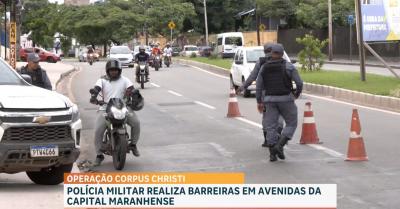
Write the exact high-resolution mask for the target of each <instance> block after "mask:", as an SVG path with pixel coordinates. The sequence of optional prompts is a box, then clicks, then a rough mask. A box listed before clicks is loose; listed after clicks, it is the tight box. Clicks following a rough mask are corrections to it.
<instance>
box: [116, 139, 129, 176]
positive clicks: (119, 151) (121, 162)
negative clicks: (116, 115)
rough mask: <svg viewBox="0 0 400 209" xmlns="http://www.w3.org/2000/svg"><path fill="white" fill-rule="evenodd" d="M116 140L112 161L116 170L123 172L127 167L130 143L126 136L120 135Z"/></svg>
mask: <svg viewBox="0 0 400 209" xmlns="http://www.w3.org/2000/svg"><path fill="white" fill-rule="evenodd" d="M116 137H118V139H115V150H114V151H113V155H112V159H113V164H114V168H115V169H116V170H122V169H124V166H125V160H126V153H127V152H128V141H127V138H126V135H125V134H119V135H117V136H116Z"/></svg>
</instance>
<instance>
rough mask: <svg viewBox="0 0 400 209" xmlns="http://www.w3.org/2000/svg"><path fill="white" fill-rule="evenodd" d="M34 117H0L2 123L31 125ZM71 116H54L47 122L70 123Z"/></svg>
mask: <svg viewBox="0 0 400 209" xmlns="http://www.w3.org/2000/svg"><path fill="white" fill-rule="evenodd" d="M33 118H34V117H23V116H21V117H0V120H1V121H3V122H4V123H32V121H33ZM71 119H72V115H56V116H51V117H50V121H49V122H65V121H70V120H71Z"/></svg>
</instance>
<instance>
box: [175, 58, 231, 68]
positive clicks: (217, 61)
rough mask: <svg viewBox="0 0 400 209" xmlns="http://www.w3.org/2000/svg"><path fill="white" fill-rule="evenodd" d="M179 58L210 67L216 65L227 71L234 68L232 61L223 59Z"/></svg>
mask: <svg viewBox="0 0 400 209" xmlns="http://www.w3.org/2000/svg"><path fill="white" fill-rule="evenodd" d="M179 58H180V59H188V60H193V61H197V62H202V63H207V64H210V65H215V66H218V67H222V68H225V69H227V70H229V69H231V66H232V59H221V58H217V59H209V58H207V57H193V58H189V57H179Z"/></svg>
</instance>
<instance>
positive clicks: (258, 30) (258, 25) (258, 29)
mask: <svg viewBox="0 0 400 209" xmlns="http://www.w3.org/2000/svg"><path fill="white" fill-rule="evenodd" d="M254 12H255V13H256V15H255V16H256V30H257V46H260V19H259V18H258V12H257V4H256V7H255V10H254Z"/></svg>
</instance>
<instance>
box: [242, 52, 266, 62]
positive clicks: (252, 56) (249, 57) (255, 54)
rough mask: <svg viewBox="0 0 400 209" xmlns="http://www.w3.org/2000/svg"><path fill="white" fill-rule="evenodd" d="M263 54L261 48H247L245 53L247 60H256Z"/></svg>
mask: <svg viewBox="0 0 400 209" xmlns="http://www.w3.org/2000/svg"><path fill="white" fill-rule="evenodd" d="M263 56H264V51H263V50H262V49H254V50H248V51H247V54H246V58H247V62H257V60H258V59H259V58H260V57H263Z"/></svg>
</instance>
